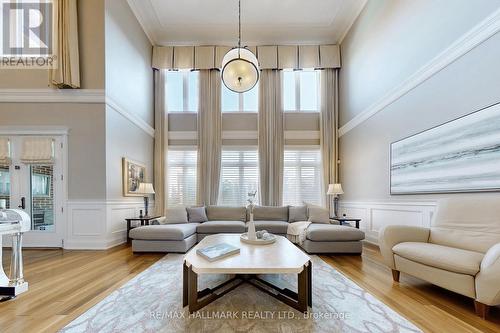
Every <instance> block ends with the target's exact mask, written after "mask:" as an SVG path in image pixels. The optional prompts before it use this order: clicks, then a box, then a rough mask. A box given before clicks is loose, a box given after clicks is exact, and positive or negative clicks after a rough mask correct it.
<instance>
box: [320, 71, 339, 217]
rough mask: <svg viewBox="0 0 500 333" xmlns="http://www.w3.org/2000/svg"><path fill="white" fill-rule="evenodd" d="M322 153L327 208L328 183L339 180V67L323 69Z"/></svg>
mask: <svg viewBox="0 0 500 333" xmlns="http://www.w3.org/2000/svg"><path fill="white" fill-rule="evenodd" d="M320 119H321V120H320V127H321V154H322V161H323V186H322V187H323V188H322V189H321V191H322V193H324V194H323V195H324V196H325V199H326V201H325V202H326V203H327V205H326V206H327V208H328V209H330V208H331V207H330V206H331V200H330V198H329V197H328V196H326V190H327V188H328V184H333V183H337V182H338V167H337V161H338V131H337V129H338V69H333V68H328V69H324V70H322V71H321V118H320Z"/></svg>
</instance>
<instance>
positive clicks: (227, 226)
mask: <svg viewBox="0 0 500 333" xmlns="http://www.w3.org/2000/svg"><path fill="white" fill-rule="evenodd" d="M196 232H197V233H199V234H219V233H243V232H245V222H241V221H208V222H203V223H201V224H200V225H198V227H197V228H196Z"/></svg>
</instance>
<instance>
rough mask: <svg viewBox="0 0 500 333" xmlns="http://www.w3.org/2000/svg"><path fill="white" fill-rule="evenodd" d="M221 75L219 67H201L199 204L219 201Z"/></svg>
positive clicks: (213, 203)
mask: <svg viewBox="0 0 500 333" xmlns="http://www.w3.org/2000/svg"><path fill="white" fill-rule="evenodd" d="M220 90H221V78H220V73H219V71H218V70H216V69H210V70H208V69H204V70H201V71H200V98H199V105H200V106H199V110H198V191H197V202H198V204H200V205H207V206H208V205H216V204H217V199H218V196H219V182H220V172H221V162H220V160H221V149H222V114H221V93H220Z"/></svg>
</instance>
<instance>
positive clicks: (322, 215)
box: [307, 207, 330, 224]
mask: <svg viewBox="0 0 500 333" xmlns="http://www.w3.org/2000/svg"><path fill="white" fill-rule="evenodd" d="M307 215H309V219H308V221H310V222H313V223H323V224H330V213H329V212H328V210H327V209H324V208H317V207H309V208H308V209H307Z"/></svg>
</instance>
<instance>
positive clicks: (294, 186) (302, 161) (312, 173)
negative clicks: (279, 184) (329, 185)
mask: <svg viewBox="0 0 500 333" xmlns="http://www.w3.org/2000/svg"><path fill="white" fill-rule="evenodd" d="M321 170H322V168H321V153H320V151H319V149H317V150H285V156H284V170H283V171H284V172H283V204H284V205H302V204H303V203H304V202H306V203H310V204H315V205H321V203H322V197H323V196H322V191H321V178H322V177H321V175H322V174H321Z"/></svg>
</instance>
